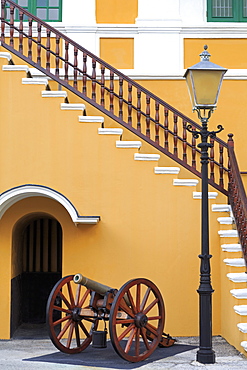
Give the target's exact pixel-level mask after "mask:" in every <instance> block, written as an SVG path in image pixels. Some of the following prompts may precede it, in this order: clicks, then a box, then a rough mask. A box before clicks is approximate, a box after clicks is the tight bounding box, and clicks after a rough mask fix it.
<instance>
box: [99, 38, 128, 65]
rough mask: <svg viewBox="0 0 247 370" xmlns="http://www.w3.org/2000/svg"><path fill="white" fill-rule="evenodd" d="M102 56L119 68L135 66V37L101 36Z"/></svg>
mask: <svg viewBox="0 0 247 370" xmlns="http://www.w3.org/2000/svg"><path fill="white" fill-rule="evenodd" d="M100 58H101V59H103V60H104V61H106V62H107V63H109V64H111V65H112V66H113V67H115V68H118V69H132V68H134V39H133V38H104V37H101V38H100Z"/></svg>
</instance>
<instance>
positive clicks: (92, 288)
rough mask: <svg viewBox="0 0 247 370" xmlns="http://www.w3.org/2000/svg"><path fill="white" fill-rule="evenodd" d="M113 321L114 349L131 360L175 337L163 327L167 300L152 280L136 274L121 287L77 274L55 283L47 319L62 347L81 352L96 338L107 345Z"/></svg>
mask: <svg viewBox="0 0 247 370" xmlns="http://www.w3.org/2000/svg"><path fill="white" fill-rule="evenodd" d="M108 322H109V333H110V339H111V343H112V345H113V348H114V349H115V351H116V352H117V354H118V355H119V356H121V357H122V358H123V359H125V360H127V361H130V362H138V361H142V360H144V359H146V358H147V357H149V356H150V355H151V354H152V353H153V351H154V350H155V349H156V348H157V346H160V347H169V346H171V345H173V344H174V342H175V340H174V339H173V338H171V337H170V336H169V335H168V334H165V333H164V332H163V328H164V322H165V308H164V302H163V298H162V296H161V293H160V291H159V289H158V288H157V286H156V285H155V284H154V283H152V282H151V281H150V280H147V279H144V278H138V279H133V280H130V281H128V282H127V283H125V284H124V285H123V286H122V287H121V288H120V289H119V290H117V289H114V288H111V287H109V286H106V285H103V284H100V283H98V282H95V281H93V280H90V279H88V278H86V277H84V276H82V275H81V274H76V275H69V276H66V277H64V278H62V279H61V280H60V281H58V283H57V284H56V285H55V286H54V288H53V290H52V291H51V294H50V296H49V299H48V302H47V324H48V330H49V335H50V338H51V340H52V342H53V344H54V345H55V346H56V347H57V348H58V349H59V350H60V351H62V352H65V353H68V354H74V353H79V352H81V351H83V350H84V349H85V348H87V347H88V346H89V344H90V343H91V342H92V346H93V347H97V348H104V347H106V335H107V328H106V323H108ZM100 326H101V330H99V328H100ZM102 326H103V327H102Z"/></svg>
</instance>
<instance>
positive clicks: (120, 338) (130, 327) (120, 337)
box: [117, 324, 135, 342]
mask: <svg viewBox="0 0 247 370" xmlns="http://www.w3.org/2000/svg"><path fill="white" fill-rule="evenodd" d="M134 327H135V325H134V324H133V325H130V326H128V327H127V328H126V329H125V330H124V331H123V332H122V334H121V335H119V337H118V338H117V339H118V341H119V342H121V340H122V339H123V338H124V337H125V336H126V335H127V334H128V333H129V332H130V331H131V330H132V329H134Z"/></svg>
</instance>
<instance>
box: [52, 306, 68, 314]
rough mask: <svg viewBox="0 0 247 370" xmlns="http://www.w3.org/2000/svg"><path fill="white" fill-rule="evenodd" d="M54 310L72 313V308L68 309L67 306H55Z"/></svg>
mask: <svg viewBox="0 0 247 370" xmlns="http://www.w3.org/2000/svg"><path fill="white" fill-rule="evenodd" d="M53 310H56V311H61V312H65V313H68V314H70V313H71V310H67V309H66V308H63V307H59V306H53Z"/></svg>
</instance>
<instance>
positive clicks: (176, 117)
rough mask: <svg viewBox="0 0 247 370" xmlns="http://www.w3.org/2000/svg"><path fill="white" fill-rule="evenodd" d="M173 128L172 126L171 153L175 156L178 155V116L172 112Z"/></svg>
mask: <svg viewBox="0 0 247 370" xmlns="http://www.w3.org/2000/svg"><path fill="white" fill-rule="evenodd" d="M173 122H174V128H173V135H174V136H173V141H174V149H173V153H174V155H175V156H176V157H177V156H178V116H177V115H176V114H174V116H173Z"/></svg>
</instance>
